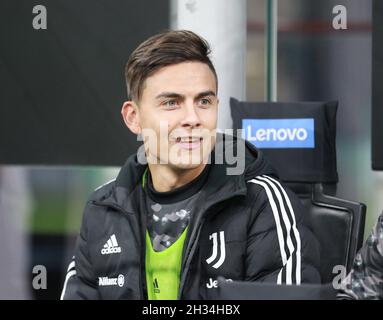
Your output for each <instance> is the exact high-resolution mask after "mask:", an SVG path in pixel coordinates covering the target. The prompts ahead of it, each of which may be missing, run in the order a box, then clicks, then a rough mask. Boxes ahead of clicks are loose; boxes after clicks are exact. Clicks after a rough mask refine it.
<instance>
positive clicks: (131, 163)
mask: <svg viewBox="0 0 383 320" xmlns="http://www.w3.org/2000/svg"><path fill="white" fill-rule="evenodd" d="M234 143H236V142H234ZM216 149H217V145H216ZM212 154H214V151H213V153H212ZM213 158H214V157H213ZM245 160H246V161H245V170H244V172H243V173H242V174H240V175H227V174H226V173H227V171H226V169H227V168H228V167H229V164H227V163H226V162H224V163H223V164H218V163H217V162H218V161H215V160H214V159H213V160H212V163H213V165H212V166H211V168H210V172H209V177H208V179H207V182H206V183H205V185H204V186H203V187H202V191H201V193H200V194H201V195H200V197H201V198H200V199H199V201H197V202H198V204H197V206H198V207H197V208H195V210H194V213H193V216H192V219H191V221H190V225H189V230H188V233H187V237H186V241H185V245H184V249H183V257H182V267H181V279H180V290H179V298H180V299H209V298H212V297H214V291H216V289H215V287H216V280H217V277H218V276H222V277H224V278H226V279H232V280H244V281H268V282H278V283H294V284H295V283H301V282H315V283H320V276H319V272H318V266H319V248H318V243H317V241H316V239H315V238H314V236H313V235H312V233H311V232H310V231H309V230H308V229H307V228H306V227H305V226H303V224H302V215H303V214H304V208H303V207H302V205H301V203H300V201H299V200H298V199H297V197H296V196H295V195H294V194H293V193H292V192H291V191H290V190H288V189H287V188H286V187H284V186H283V185H282V184H281V183H280V182H279V181H278V179H277V177H276V174H275V173H274V171H273V169H272V168H271V167H270V166H269V165H268V163H267V162H266V161H265V159H264V158H263V155H262V153H261V152H260V151H259V150H257V149H255V148H254V147H253V146H252V145H251V144H249V143H247V142H246V152H245ZM145 168H146V166H145V165H141V164H139V163H138V161H137V155H134V156H131V157H130V158H129V159H128V160H127V162H126V163H125V165H124V166H123V167H122V169H121V171H120V173H119V175H118V177H117V178H116V180H115V181H113V182H110V183H108V184H106V185H104V186H102V187H100V188H99V189H96V191H95V192H94V193H93V194H92V195H91V197H90V198H89V200H88V202H87V204H86V207H85V211H84V215H83V221H82V226H81V230H80V234H79V236H78V239H77V242H76V247H75V254H74V258H73V261H72V262H71V263H70V265H69V268H68V273H67V277H66V279H65V283H64V289H63V292H62V295H61V298H64V299H146V298H147V293H146V276H145V238H144V235H145V226H146V222H145V214H143V212H145V211H144V208H143V207H142V206H143V205H144V201H141V200H143V191H142V185H141V180H142V179H141V178H142V175H143V172H144V170H145ZM140 199H141V200H140ZM112 236H113V237H112ZM113 238H114V239H113ZM103 249H104V250H103Z"/></svg>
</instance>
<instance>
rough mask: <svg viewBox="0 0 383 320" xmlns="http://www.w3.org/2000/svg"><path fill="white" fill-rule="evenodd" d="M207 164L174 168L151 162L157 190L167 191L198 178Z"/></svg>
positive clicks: (153, 180) (150, 167) (151, 171)
mask: <svg viewBox="0 0 383 320" xmlns="http://www.w3.org/2000/svg"><path fill="white" fill-rule="evenodd" d="M205 166H206V164H204V163H201V165H199V166H198V167H196V168H193V169H173V168H170V167H169V166H166V165H161V164H149V170H150V173H151V176H152V182H153V187H154V189H155V190H156V191H157V192H167V191H171V190H173V189H176V188H179V187H182V186H183V185H185V184H187V183H189V182H190V181H192V180H194V179H195V178H197V177H198V176H199V175H200V174H201V172H202V171H203V169H204V168H205Z"/></svg>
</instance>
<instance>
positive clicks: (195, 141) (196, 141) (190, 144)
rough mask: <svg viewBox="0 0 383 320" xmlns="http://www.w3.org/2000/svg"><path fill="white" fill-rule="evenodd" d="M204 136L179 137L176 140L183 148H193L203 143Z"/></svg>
mask: <svg viewBox="0 0 383 320" xmlns="http://www.w3.org/2000/svg"><path fill="white" fill-rule="evenodd" d="M202 141H203V138H202V137H177V138H176V139H175V142H176V144H177V145H179V146H180V148H181V149H185V150H193V149H197V148H199V147H200V146H201V145H202Z"/></svg>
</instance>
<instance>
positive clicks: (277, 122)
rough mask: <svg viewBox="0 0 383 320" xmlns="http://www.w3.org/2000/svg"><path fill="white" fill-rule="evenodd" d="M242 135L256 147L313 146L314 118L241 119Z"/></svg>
mask: <svg viewBox="0 0 383 320" xmlns="http://www.w3.org/2000/svg"><path fill="white" fill-rule="evenodd" d="M242 129H243V132H242V137H243V138H244V139H246V140H248V141H249V142H251V143H253V144H254V145H255V146H256V147H257V148H261V149H262V148H281V149H284V148H314V147H315V137H314V119H312V118H311V119H242Z"/></svg>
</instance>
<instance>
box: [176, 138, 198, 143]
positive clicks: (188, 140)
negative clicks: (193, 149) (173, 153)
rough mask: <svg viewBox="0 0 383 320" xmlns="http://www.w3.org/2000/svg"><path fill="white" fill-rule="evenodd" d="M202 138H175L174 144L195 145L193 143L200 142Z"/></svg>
mask: <svg viewBox="0 0 383 320" xmlns="http://www.w3.org/2000/svg"><path fill="white" fill-rule="evenodd" d="M202 140H203V138H202V137H177V138H176V142H177V143H195V142H202Z"/></svg>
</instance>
